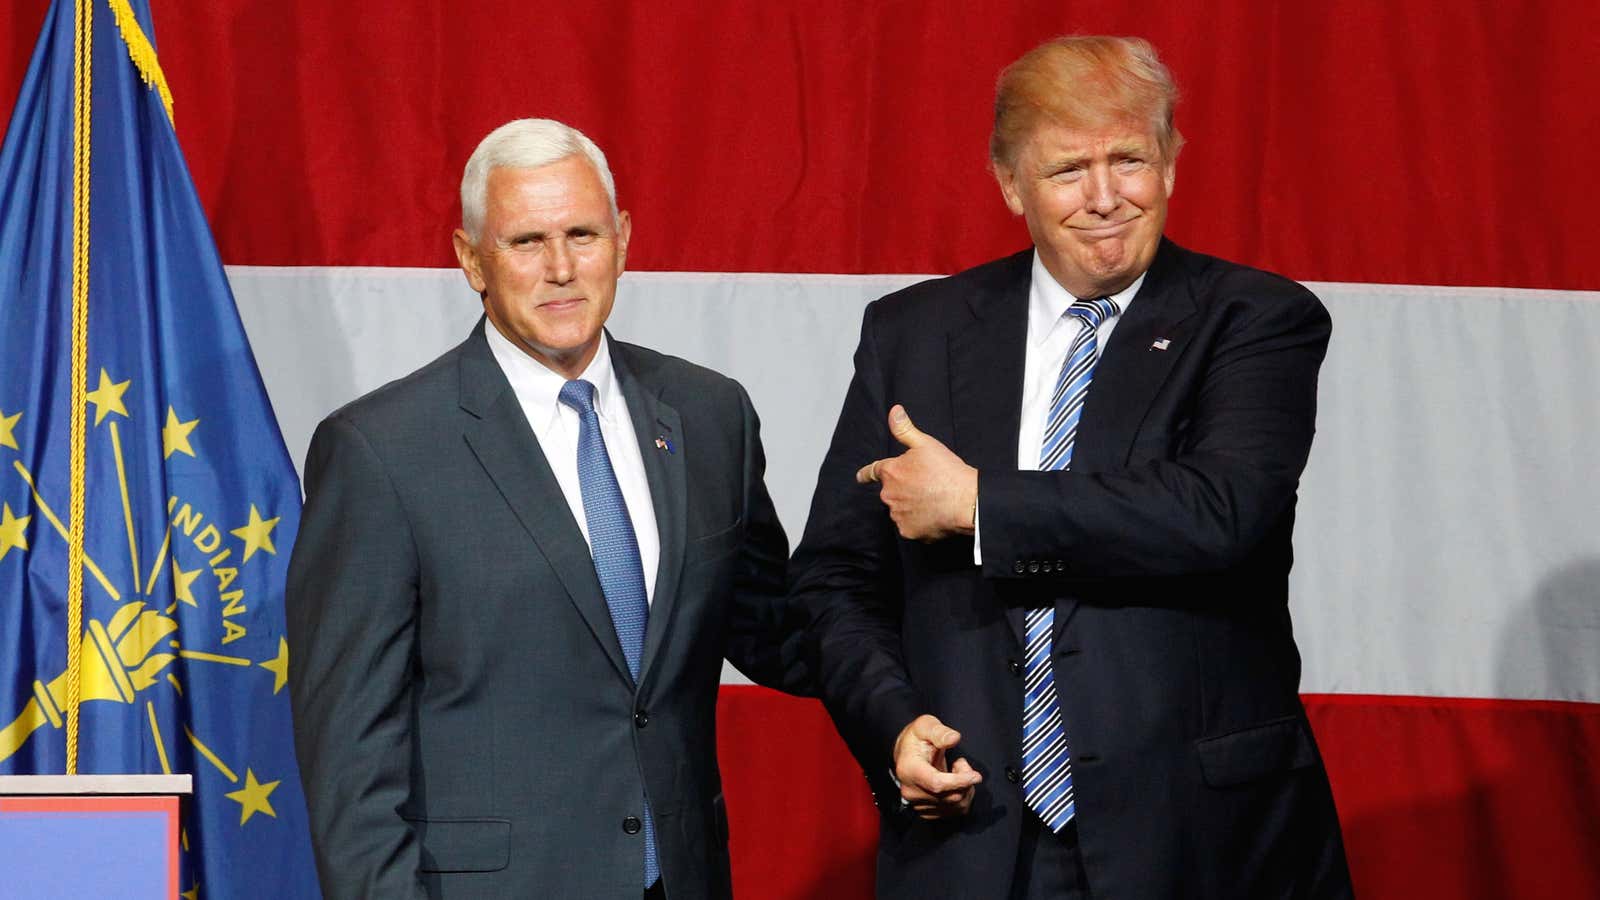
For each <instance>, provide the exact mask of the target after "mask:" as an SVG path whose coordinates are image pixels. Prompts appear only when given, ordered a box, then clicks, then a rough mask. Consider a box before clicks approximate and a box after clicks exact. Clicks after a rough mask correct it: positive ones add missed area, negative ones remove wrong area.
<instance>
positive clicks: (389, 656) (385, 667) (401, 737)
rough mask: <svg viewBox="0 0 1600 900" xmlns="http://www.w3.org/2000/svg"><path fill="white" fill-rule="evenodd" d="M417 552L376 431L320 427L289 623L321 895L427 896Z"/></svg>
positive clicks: (293, 692) (335, 423) (298, 744)
mask: <svg viewBox="0 0 1600 900" xmlns="http://www.w3.org/2000/svg"><path fill="white" fill-rule="evenodd" d="M417 572H418V563H417V553H416V548H415V545H414V543H413V541H412V537H411V534H410V532H409V530H408V526H407V517H406V515H405V510H404V509H403V508H402V506H401V502H400V498H399V496H398V495H397V494H396V492H395V489H394V486H393V484H392V483H391V482H390V481H389V478H388V476H387V474H386V472H385V470H384V466H383V464H382V462H381V461H380V459H379V458H378V456H377V454H376V453H375V452H374V450H373V448H372V446H371V444H369V443H368V441H367V439H366V437H365V435H363V434H362V433H361V432H360V430H358V428H357V427H356V426H355V425H354V424H352V423H350V422H348V421H346V420H344V419H341V418H338V417H334V418H330V419H328V420H327V421H325V422H323V423H322V424H321V425H320V426H318V428H317V432H316V434H315V436H314V437H313V439H312V442H311V450H310V453H309V454H308V456H307V459H306V507H305V513H304V515H303V517H302V519H301V525H300V534H299V537H298V539H297V540H296V541H295V548H294V555H293V557H292V559H291V562H290V566H289V580H288V586H287V591H286V600H285V603H286V613H287V618H288V636H289V642H290V645H291V646H292V647H294V652H295V656H296V663H295V665H294V666H292V667H291V668H290V675H289V686H290V697H291V702H292V705H293V711H294V724H295V749H296V752H297V754H298V756H299V761H300V771H301V776H302V779H303V781H304V784H305V794H306V803H307V806H308V809H309V812H310V820H311V832H312V843H313V845H314V847H315V849H316V858H317V868H318V872H319V874H320V876H321V881H322V890H323V895H324V896H325V897H327V898H328V900H339V898H345V897H350V898H356V897H402V898H403V897H411V898H418V900H421V898H424V897H426V892H425V890H424V888H423V885H422V883H421V881H420V880H419V877H418V869H419V868H420V863H421V851H420V849H419V845H418V842H417V839H416V835H415V833H414V832H413V831H412V829H411V827H410V826H409V825H408V824H407V823H406V822H405V821H404V820H403V819H402V818H401V810H402V809H403V808H404V807H405V806H406V804H407V801H408V799H409V797H410V784H411V777H410V776H411V741H412V734H411V721H412V720H411V704H412V690H413V687H412V670H413V656H414V651H415V644H416V620H417Z"/></svg>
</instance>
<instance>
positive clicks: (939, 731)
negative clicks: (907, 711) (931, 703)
mask: <svg viewBox="0 0 1600 900" xmlns="http://www.w3.org/2000/svg"><path fill="white" fill-rule="evenodd" d="M919 724H920V726H921V727H919V728H918V729H917V732H918V734H917V737H919V738H922V739H923V740H925V741H927V742H928V743H930V744H932V745H933V746H934V748H935V749H937V750H949V749H950V748H951V747H954V746H955V745H956V744H959V743H960V742H961V733H960V732H958V731H956V730H955V729H954V728H951V727H950V726H948V725H946V724H944V723H943V722H941V721H939V719H938V717H936V716H931V715H930V716H925V717H924V718H923V720H922V721H921V722H920V723H919Z"/></svg>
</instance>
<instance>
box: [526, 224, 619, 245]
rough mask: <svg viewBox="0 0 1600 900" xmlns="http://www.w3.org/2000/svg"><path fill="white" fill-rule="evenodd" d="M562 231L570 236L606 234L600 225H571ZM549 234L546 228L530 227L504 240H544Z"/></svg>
mask: <svg viewBox="0 0 1600 900" xmlns="http://www.w3.org/2000/svg"><path fill="white" fill-rule="evenodd" d="M561 233H562V234H564V235H566V236H568V237H576V236H579V235H585V234H604V233H605V232H604V230H603V229H602V228H600V226H598V225H569V226H567V227H566V228H565V229H562V230H561ZM549 236H550V232H548V231H545V230H544V229H529V230H527V231H515V232H512V233H511V234H510V235H509V236H508V237H506V238H505V239H504V240H505V243H508V244H514V243H516V242H517V241H525V240H534V241H542V240H544V239H545V238H547V237H549Z"/></svg>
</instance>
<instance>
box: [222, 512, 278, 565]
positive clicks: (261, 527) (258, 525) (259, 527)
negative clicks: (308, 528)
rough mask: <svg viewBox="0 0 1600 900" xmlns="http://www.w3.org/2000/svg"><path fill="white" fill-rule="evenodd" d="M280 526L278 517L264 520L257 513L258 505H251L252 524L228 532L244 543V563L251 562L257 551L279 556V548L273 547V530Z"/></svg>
mask: <svg viewBox="0 0 1600 900" xmlns="http://www.w3.org/2000/svg"><path fill="white" fill-rule="evenodd" d="M277 526H278V517H277V516H273V517H272V518H270V519H262V518H261V513H259V512H257V511H256V505H255V504H254V503H252V504H250V524H248V525H246V526H244V527H243V528H235V529H233V530H232V531H230V532H228V533H229V534H231V535H233V536H234V537H236V538H238V539H239V540H241V541H244V561H245V562H249V561H250V557H252V556H255V555H256V551H257V550H265V551H267V552H268V553H271V554H272V555H273V556H277V555H278V548H276V547H274V546H272V529H274V528H276V527H277Z"/></svg>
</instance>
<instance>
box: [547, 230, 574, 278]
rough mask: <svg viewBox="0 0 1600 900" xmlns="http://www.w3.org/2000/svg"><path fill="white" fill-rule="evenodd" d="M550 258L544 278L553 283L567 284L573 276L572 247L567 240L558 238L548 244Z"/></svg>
mask: <svg viewBox="0 0 1600 900" xmlns="http://www.w3.org/2000/svg"><path fill="white" fill-rule="evenodd" d="M546 247H547V249H548V250H549V259H547V260H546V261H545V269H544V280H545V281H548V282H550V283H552V284H566V283H567V282H569V281H571V280H572V277H573V258H572V249H571V248H570V247H568V246H567V242H566V241H565V240H561V239H559V238H558V239H556V240H553V241H550V242H549V244H547V245H546Z"/></svg>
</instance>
